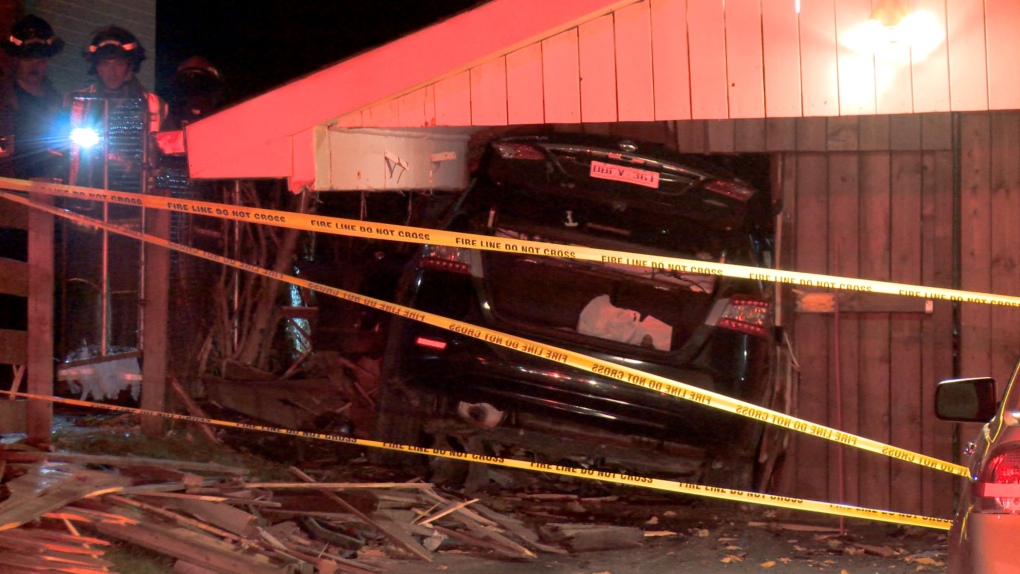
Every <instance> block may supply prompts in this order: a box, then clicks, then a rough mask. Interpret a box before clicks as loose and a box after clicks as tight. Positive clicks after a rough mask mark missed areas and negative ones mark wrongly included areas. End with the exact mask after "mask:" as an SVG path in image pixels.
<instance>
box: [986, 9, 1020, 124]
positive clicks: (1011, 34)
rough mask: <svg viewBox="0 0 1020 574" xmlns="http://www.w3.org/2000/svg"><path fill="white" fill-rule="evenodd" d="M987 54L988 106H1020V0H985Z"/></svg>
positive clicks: (1014, 107) (989, 107)
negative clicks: (1019, 66) (1019, 65)
mask: <svg viewBox="0 0 1020 574" xmlns="http://www.w3.org/2000/svg"><path fill="white" fill-rule="evenodd" d="M985 25H986V26H987V30H986V35H987V49H986V52H985V53H986V54H987V55H988V109H990V110H1011V109H1017V108H1020V78H1018V77H1017V73H1016V65H1017V62H1020V41H1018V40H1017V35H1016V34H1017V29H1020V2H1017V1H1016V0H985Z"/></svg>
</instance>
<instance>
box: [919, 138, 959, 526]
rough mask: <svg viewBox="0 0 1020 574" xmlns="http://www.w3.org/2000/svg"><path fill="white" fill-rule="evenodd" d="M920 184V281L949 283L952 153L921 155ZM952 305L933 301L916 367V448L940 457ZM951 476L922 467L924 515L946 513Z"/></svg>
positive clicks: (947, 455) (948, 430) (948, 446)
mask: <svg viewBox="0 0 1020 574" xmlns="http://www.w3.org/2000/svg"><path fill="white" fill-rule="evenodd" d="M922 187H923V189H924V198H923V207H922V209H923V212H922V215H921V217H922V220H921V228H922V231H923V233H924V235H923V240H922V242H921V257H922V266H923V274H922V276H923V279H924V284H925V285H932V286H935V287H950V288H951V287H952V286H953V265H954V263H953V260H954V257H953V251H954V245H953V221H954V215H955V201H954V190H953V152H951V151H940V152H927V153H925V154H924V172H923V174H922ZM953 331H954V321H953V304H952V303H950V302H949V301H936V302H935V309H934V313H933V314H932V319H931V321H929V322H926V323H925V324H924V331H923V337H922V341H923V342H922V346H923V352H924V356H923V361H922V363H921V368H922V370H923V373H922V376H923V379H924V388H923V389H922V392H921V400H922V402H923V404H924V405H925V406H926V408H925V409H924V410H923V411H922V416H921V426H922V448H923V450H922V451H921V452H923V453H924V454H928V455H930V456H933V457H935V458H938V459H941V460H953V427H954V425H953V423H948V422H944V421H940V420H938V419H937V418H936V417H935V409H934V405H935V386H936V384H937V383H938V382H939V381H941V380H945V379H949V378H952V377H953V376H955V373H954V372H953V354H954V350H955V344H954V335H953ZM956 480H957V479H956V478H955V477H952V476H949V475H946V474H945V473H935V472H925V473H923V474H922V475H921V500H922V509H923V512H924V514H925V515H926V516H946V517H948V516H951V515H952V511H953V500H954V495H953V492H954V482H955V481H956Z"/></svg>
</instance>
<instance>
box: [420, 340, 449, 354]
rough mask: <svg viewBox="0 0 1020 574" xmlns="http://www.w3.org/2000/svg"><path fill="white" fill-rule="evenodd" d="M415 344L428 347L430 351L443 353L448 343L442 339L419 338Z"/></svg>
mask: <svg viewBox="0 0 1020 574" xmlns="http://www.w3.org/2000/svg"><path fill="white" fill-rule="evenodd" d="M414 342H415V343H416V344H417V345H418V346H419V347H426V348H428V349H435V350H437V351H442V350H443V349H445V348H446V341H442V340H440V339H429V338H426V337H418V338H417V339H415V340H414Z"/></svg>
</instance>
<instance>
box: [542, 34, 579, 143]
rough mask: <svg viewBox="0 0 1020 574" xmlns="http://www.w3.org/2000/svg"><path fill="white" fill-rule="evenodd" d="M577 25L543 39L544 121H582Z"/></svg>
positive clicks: (573, 122)
mask: <svg viewBox="0 0 1020 574" xmlns="http://www.w3.org/2000/svg"><path fill="white" fill-rule="evenodd" d="M577 58H578V49H577V29H576V28H574V29H571V30H567V31H566V32H561V33H559V34H557V35H555V36H553V37H552V38H549V39H547V40H542V86H543V89H544V93H545V121H546V122H549V123H559V124H576V123H579V122H580V121H581V76H580V71H579V70H578V60H577Z"/></svg>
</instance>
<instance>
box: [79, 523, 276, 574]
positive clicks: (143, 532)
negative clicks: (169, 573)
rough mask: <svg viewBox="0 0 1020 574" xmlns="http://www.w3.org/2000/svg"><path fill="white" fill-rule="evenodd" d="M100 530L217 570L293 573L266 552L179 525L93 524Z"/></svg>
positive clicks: (113, 536)
mask: <svg viewBox="0 0 1020 574" xmlns="http://www.w3.org/2000/svg"><path fill="white" fill-rule="evenodd" d="M93 526H94V528H95V529H96V530H98V531H99V532H100V533H102V534H104V535H106V536H110V537H112V538H116V539H118V540H124V541H127V542H130V543H132V544H136V545H138V546H141V547H143V548H148V549H150V550H154V551H156V552H159V553H160V554H165V555H167V556H171V557H173V558H176V559H177V560H183V561H184V562H188V563H192V564H202V565H205V566H209V567H210V569H212V570H213V571H215V572H245V573H248V574H289V573H290V572H292V571H293V568H291V566H290V565H287V564H279V563H273V562H270V561H269V559H267V558H266V557H265V556H264V555H262V554H247V553H244V552H239V551H238V549H237V548H235V547H234V546H233V545H232V544H227V543H224V542H220V541H219V540H218V539H216V538H213V537H212V536H209V535H204V534H203V535H199V534H198V533H195V532H191V531H188V530H185V529H184V528H181V527H176V526H165V525H163V526H158V527H157V526H154V525H151V524H146V523H138V524H132V525H123V524H110V523H105V522H99V523H96V524H94V525H93Z"/></svg>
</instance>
